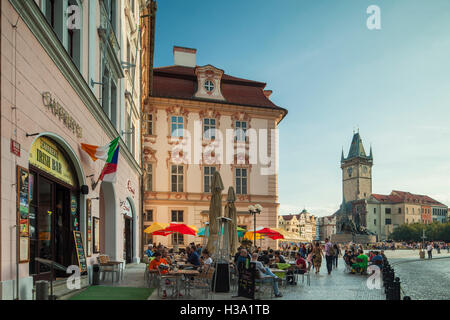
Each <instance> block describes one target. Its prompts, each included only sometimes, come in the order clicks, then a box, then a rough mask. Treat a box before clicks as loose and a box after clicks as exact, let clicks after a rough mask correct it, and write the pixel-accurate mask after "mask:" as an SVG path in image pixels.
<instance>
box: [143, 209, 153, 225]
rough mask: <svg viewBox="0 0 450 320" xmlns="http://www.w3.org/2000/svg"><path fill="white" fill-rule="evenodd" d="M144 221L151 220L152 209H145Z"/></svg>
mask: <svg viewBox="0 0 450 320" xmlns="http://www.w3.org/2000/svg"><path fill="white" fill-rule="evenodd" d="M144 221H146V222H153V210H147V211H146V212H145V213H144Z"/></svg>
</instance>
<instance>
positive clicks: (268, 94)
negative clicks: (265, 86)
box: [264, 90, 272, 99]
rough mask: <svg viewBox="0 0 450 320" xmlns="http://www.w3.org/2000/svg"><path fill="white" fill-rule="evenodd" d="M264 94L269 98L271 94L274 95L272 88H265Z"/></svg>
mask: <svg viewBox="0 0 450 320" xmlns="http://www.w3.org/2000/svg"><path fill="white" fill-rule="evenodd" d="M264 95H265V96H266V98H267V99H269V98H270V96H271V95H272V90H264Z"/></svg>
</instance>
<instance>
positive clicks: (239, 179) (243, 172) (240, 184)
mask: <svg viewBox="0 0 450 320" xmlns="http://www.w3.org/2000/svg"><path fill="white" fill-rule="evenodd" d="M236 193H237V194H247V169H244V168H236Z"/></svg>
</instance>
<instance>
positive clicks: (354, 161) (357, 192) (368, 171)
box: [341, 132, 373, 203]
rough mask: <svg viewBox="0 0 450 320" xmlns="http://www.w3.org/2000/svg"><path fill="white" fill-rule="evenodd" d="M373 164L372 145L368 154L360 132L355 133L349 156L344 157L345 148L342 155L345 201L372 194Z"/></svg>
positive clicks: (364, 197)
mask: <svg viewBox="0 0 450 320" xmlns="http://www.w3.org/2000/svg"><path fill="white" fill-rule="evenodd" d="M372 165H373V156H372V147H370V154H369V156H367V155H366V152H365V151H364V146H363V143H362V140H361V137H360V135H359V132H357V133H355V134H354V135H353V140H352V144H351V146H350V151H349V152H348V155H347V158H345V157H344V150H342V155H341V169H342V195H343V203H346V202H350V201H355V200H361V199H367V198H369V197H370V195H371V194H372Z"/></svg>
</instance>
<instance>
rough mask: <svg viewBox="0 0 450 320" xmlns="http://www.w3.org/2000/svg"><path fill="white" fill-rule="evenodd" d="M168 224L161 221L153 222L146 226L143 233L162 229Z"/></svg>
mask: <svg viewBox="0 0 450 320" xmlns="http://www.w3.org/2000/svg"><path fill="white" fill-rule="evenodd" d="M169 225H170V223H163V222H153V223H152V225H151V226H149V227H147V228H146V229H145V230H144V232H145V233H153V232H155V231H160V230H164V229H165V228H167V227H168V226H169Z"/></svg>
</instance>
